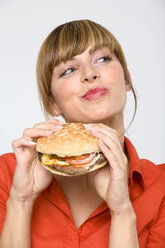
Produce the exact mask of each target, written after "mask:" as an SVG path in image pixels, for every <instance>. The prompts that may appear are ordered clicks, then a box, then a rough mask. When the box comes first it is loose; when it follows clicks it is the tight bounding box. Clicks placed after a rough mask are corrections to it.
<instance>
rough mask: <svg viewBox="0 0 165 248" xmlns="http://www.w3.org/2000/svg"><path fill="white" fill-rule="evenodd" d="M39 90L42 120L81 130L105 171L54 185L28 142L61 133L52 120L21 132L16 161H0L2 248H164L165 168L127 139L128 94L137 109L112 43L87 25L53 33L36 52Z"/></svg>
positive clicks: (108, 35)
mask: <svg viewBox="0 0 165 248" xmlns="http://www.w3.org/2000/svg"><path fill="white" fill-rule="evenodd" d="M37 81H38V89H39V93H40V98H41V100H42V103H43V107H44V110H45V113H46V115H47V117H48V116H53V117H57V116H59V115H62V116H63V117H64V119H65V121H66V122H80V123H84V124H85V125H84V126H85V128H86V129H87V130H89V131H90V132H91V133H92V134H93V135H94V136H96V137H98V138H99V140H100V141H99V146H100V149H101V151H102V152H103V154H104V155H105V157H106V158H107V160H108V161H109V165H108V166H106V167H104V168H102V169H100V170H98V171H96V172H92V173H89V174H87V175H82V176H77V177H63V176H57V175H53V174H52V173H51V172H49V171H47V170H45V169H44V168H43V167H42V166H41V164H40V162H39V160H38V154H37V152H36V150H35V144H36V143H35V142H36V139H37V137H40V136H49V135H50V134H51V133H52V132H58V131H59V130H60V129H61V128H62V126H63V123H62V122H60V121H58V120H57V119H56V118H54V119H49V120H48V121H45V122H43V123H39V124H36V125H34V127H33V128H28V129H25V130H24V132H23V136H22V137H21V138H19V139H17V140H15V141H13V143H12V145H13V149H14V154H5V155H3V156H1V158H0V230H1V237H0V247H1V248H22V247H24V248H30V247H34V248H37V247H39V248H47V247H49V248H53V247H58V248H65V247H81V248H82V247H88V248H89V247H92V248H93V247H95V248H97V247H98V248H100V247H101V248H103V247H105V248H107V247H110V248H126V247H127V248H129V247H130V248H138V247H141V248H144V247H147V248H164V247H165V232H164V231H165V165H159V166H155V165H154V164H153V163H152V162H150V161H148V160H144V159H143V160H140V159H139V157H138V155H137V153H136V150H135V148H134V146H133V145H132V143H131V142H130V141H129V140H128V138H126V137H125V136H124V132H125V130H124V122H123V109H124V107H125V104H126V96H127V92H128V91H132V92H133V94H134V97H135V106H136V95H135V92H134V89H133V85H132V82H131V77H130V74H129V71H128V68H127V64H126V61H125V57H124V54H123V51H122V49H121V47H120V45H119V43H118V41H117V40H116V39H115V37H114V36H113V35H112V34H111V33H110V32H109V31H108V30H106V29H105V28H104V27H102V26H101V25H99V24H97V23H94V22H92V21H90V20H80V21H73V22H69V23H65V24H63V25H61V26H59V27H57V28H56V29H54V30H53V31H52V32H51V33H50V34H49V36H48V37H47V39H46V40H45V41H44V43H43V45H42V47H41V50H40V53H39V57H38V62H37ZM91 89H92V91H91Z"/></svg>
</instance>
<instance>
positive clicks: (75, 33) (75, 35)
mask: <svg viewBox="0 0 165 248" xmlns="http://www.w3.org/2000/svg"><path fill="white" fill-rule="evenodd" d="M58 31H59V33H58V36H57V37H58V39H57V40H56V45H55V47H56V51H54V54H55V57H54V63H53V67H55V66H57V65H58V64H60V63H61V62H66V61H67V60H68V59H71V58H73V57H74V56H76V55H78V54H81V53H83V52H84V51H85V50H86V49H87V48H88V47H89V46H90V47H91V50H90V53H93V52H94V51H96V50H98V49H101V48H103V47H105V46H106V47H109V49H110V51H111V52H112V53H113V52H114V50H115V42H114V37H113V36H112V34H111V33H110V32H109V31H108V30H106V29H105V28H103V27H101V26H100V25H98V27H97V26H96V25H92V22H87V21H86V20H84V21H81V22H79V21H76V22H71V23H66V24H65V25H62V26H60V27H59V30H58ZM56 32H57V30H56Z"/></svg>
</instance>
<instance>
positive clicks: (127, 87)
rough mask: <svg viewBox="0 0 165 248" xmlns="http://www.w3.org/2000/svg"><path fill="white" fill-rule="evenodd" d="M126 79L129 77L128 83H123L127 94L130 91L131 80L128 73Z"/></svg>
mask: <svg viewBox="0 0 165 248" xmlns="http://www.w3.org/2000/svg"><path fill="white" fill-rule="evenodd" d="M128 77H129V81H125V89H126V91H127V92H129V91H130V90H131V89H132V78H131V74H130V72H129V71H128Z"/></svg>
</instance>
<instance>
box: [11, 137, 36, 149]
mask: <svg viewBox="0 0 165 248" xmlns="http://www.w3.org/2000/svg"><path fill="white" fill-rule="evenodd" d="M35 145H36V143H35V142H33V141H31V140H27V139H26V138H20V139H16V140H14V141H13V142H12V147H13V150H14V152H17V150H18V149H19V150H20V149H21V150H22V151H23V149H24V148H25V147H34V146H35Z"/></svg>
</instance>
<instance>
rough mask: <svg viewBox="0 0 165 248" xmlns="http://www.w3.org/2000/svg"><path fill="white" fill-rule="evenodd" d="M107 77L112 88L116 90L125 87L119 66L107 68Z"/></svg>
mask: <svg viewBox="0 0 165 248" xmlns="http://www.w3.org/2000/svg"><path fill="white" fill-rule="evenodd" d="M107 75H108V78H109V80H110V81H111V84H113V86H115V87H117V88H121V87H124V86H125V78H124V71H123V68H122V66H121V65H120V64H117V65H114V66H113V67H111V68H109V71H108V70H107Z"/></svg>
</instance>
